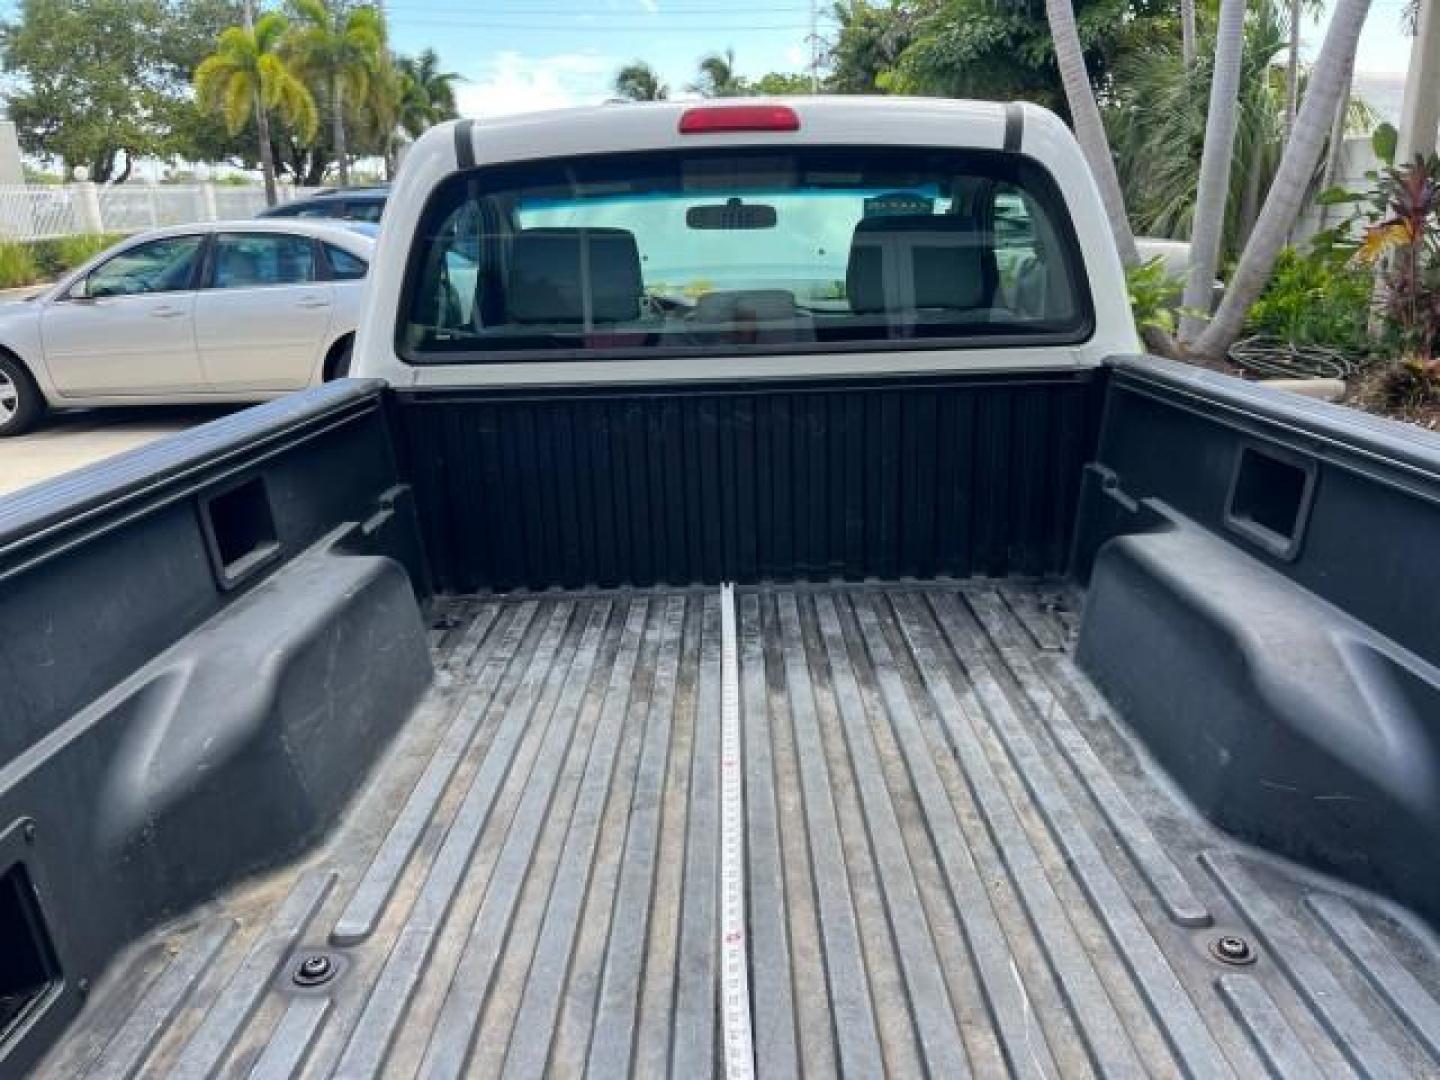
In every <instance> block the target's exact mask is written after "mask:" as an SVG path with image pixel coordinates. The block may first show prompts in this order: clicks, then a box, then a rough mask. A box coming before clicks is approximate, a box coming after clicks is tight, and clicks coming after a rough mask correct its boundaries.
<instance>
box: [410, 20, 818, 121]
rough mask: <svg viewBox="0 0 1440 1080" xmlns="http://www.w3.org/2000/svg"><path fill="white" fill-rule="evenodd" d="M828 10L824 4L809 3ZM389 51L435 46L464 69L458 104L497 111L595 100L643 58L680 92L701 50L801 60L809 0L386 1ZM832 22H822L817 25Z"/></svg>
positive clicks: (760, 62) (744, 63) (763, 65)
mask: <svg viewBox="0 0 1440 1080" xmlns="http://www.w3.org/2000/svg"><path fill="white" fill-rule="evenodd" d="M817 6H818V7H819V8H820V9H821V10H822V11H828V10H829V6H830V5H829V2H828V0H824V2H822V3H819V4H818V5H817ZM385 7H386V9H387V12H388V14H389V18H390V25H391V33H392V39H393V42H394V46H395V48H396V50H397V51H399V52H402V53H408V52H415V51H418V50H419V49H421V48H423V47H425V46H427V45H428V46H432V47H434V48H435V49H436V50H437V51H438V52H439V53H440V56H441V59H442V60H443V61H444V62H445V66H446V67H447V68H448V69H450V70H454V71H458V72H460V73H461V74H463V75H464V76H465V77H466V79H467V83H466V85H465V86H464V87H463V88H462V89H461V92H460V102H461V106H462V109H463V111H465V112H467V113H469V114H472V115H480V116H484V115H497V114H499V113H504V112H517V111H523V110H527V109H533V108H545V107H551V106H558V105H566V104H577V103H585V102H593V101H599V100H603V99H604V97H605V96H606V94H607V92H608V88H609V83H610V80H611V79H612V78H613V76H614V73H615V71H616V70H617V69H618V68H619V67H620V66H621V65H622V64H624V63H627V62H629V61H631V60H635V59H643V60H646V61H648V62H649V63H650V64H652V65H653V66H654V67H655V68H656V69H657V70H659V71H660V73H661V75H662V76H663V77H664V79H665V81H666V82H668V83H669V84H670V86H671V89H672V93H680V92H682V91H683V90H684V87H685V85H686V84H687V83H689V82H691V81H692V80H693V79H694V76H695V66H696V63H697V62H698V61H699V59H700V58H701V57H702V56H704V55H705V54H706V53H707V52H711V51H719V50H723V49H725V48H726V47H730V48H733V49H734V50H735V63H736V67H737V68H738V69H739V70H740V71H741V73H742V74H746V75H760V74H763V73H765V72H767V71H799V70H803V69H805V67H806V65H807V64H808V62H809V59H808V58H809V45H808V43H807V38H808V35H809V20H810V6H809V3H808V2H807V0H773V2H770V3H767V2H766V0H385ZM831 25H832V24H831V23H830V22H829V21H828V19H822V20H821V32H822V34H823V33H825V31H826V30H827V28H829V27H830V26H831Z"/></svg>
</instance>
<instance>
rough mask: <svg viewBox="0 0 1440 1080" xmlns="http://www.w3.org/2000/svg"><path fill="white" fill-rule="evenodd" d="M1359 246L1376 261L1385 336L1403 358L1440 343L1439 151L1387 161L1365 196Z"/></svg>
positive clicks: (1425, 356)
mask: <svg viewBox="0 0 1440 1080" xmlns="http://www.w3.org/2000/svg"><path fill="white" fill-rule="evenodd" d="M1366 201H1367V202H1368V208H1367V210H1366V211H1364V213H1365V216H1366V218H1367V219H1368V220H1367V221H1366V224H1365V228H1364V232H1363V234H1362V236H1361V239H1360V246H1359V250H1358V252H1357V257H1358V258H1359V260H1360V261H1361V262H1362V263H1364V264H1366V265H1369V266H1373V267H1376V269H1377V275H1376V276H1377V278H1378V282H1377V283H1378V286H1379V288H1378V294H1379V303H1380V319H1381V323H1382V330H1383V334H1384V337H1385V338H1387V339H1388V343H1389V344H1391V345H1392V346H1394V347H1395V348H1396V349H1397V350H1398V351H1399V353H1400V355H1401V356H1402V357H1403V358H1404V359H1407V360H1415V361H1419V362H1421V363H1427V364H1428V363H1433V362H1434V361H1435V356H1436V347H1437V345H1440V157H1437V156H1436V155H1434V154H1431V155H1430V157H1429V158H1428V159H1427V158H1420V157H1417V158H1415V159H1414V160H1413V161H1409V162H1406V163H1404V164H1402V165H1390V166H1387V167H1386V168H1385V169H1384V171H1383V172H1381V173H1380V174H1379V177H1378V183H1377V184H1376V187H1375V190H1374V192H1372V193H1370V194H1369V195H1368V196H1367V197H1366Z"/></svg>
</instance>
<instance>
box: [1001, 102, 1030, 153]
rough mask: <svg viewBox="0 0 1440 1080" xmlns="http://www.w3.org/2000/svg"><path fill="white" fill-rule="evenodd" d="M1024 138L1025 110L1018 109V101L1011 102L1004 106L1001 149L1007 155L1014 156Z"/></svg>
mask: <svg viewBox="0 0 1440 1080" xmlns="http://www.w3.org/2000/svg"><path fill="white" fill-rule="evenodd" d="M1024 137H1025V110H1024V109H1023V108H1021V107H1020V103H1019V102H1018V101H1012V102H1010V103H1009V104H1008V105H1006V106H1005V142H1004V143H1003V148H1004V150H1005V152H1006V153H1007V154H1015V153H1018V152H1019V150H1020V143H1021V141H1022V140H1023V139H1024Z"/></svg>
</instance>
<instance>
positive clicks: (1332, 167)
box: [1320, 59, 1355, 229]
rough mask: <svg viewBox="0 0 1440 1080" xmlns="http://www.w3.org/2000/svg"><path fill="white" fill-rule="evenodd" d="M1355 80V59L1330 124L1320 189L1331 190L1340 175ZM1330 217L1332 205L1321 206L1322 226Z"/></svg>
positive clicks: (1347, 69)
mask: <svg viewBox="0 0 1440 1080" xmlns="http://www.w3.org/2000/svg"><path fill="white" fill-rule="evenodd" d="M1354 80H1355V61H1354V60H1353V59H1352V60H1351V61H1350V63H1348V64H1347V65H1345V78H1344V84H1345V85H1344V86H1343V87H1342V88H1341V91H1340V104H1339V105H1337V106H1336V107H1335V119H1334V120H1333V121H1331V124H1330V148H1329V150H1328V152H1327V153H1326V154H1325V171H1324V172H1323V173H1321V175H1320V190H1321V191H1329V190H1330V189H1331V188H1332V187H1334V186H1335V180H1336V178H1337V177H1338V176H1339V175H1340V162H1341V159H1343V158H1344V156H1345V129H1346V128H1347V127H1348V126H1349V119H1350V92H1351V89H1352V88H1353V86H1354ZM1329 217H1330V207H1329V206H1327V205H1323V204H1322V205H1321V207H1320V228H1322V229H1323V228H1325V225H1326V223H1327V221H1328V219H1329Z"/></svg>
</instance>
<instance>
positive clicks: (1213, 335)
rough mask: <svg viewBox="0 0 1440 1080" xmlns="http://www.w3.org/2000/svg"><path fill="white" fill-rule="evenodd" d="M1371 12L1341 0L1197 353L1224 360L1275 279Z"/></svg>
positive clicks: (1366, 1)
mask: <svg viewBox="0 0 1440 1080" xmlns="http://www.w3.org/2000/svg"><path fill="white" fill-rule="evenodd" d="M1369 10H1370V0H1336V4H1335V8H1334V10H1333V11H1332V13H1331V16H1330V29H1329V30H1328V31H1326V34H1325V44H1324V45H1323V46H1322V47H1321V49H1320V59H1319V60H1317V61H1316V63H1315V67H1314V68H1313V69H1312V70H1311V72H1310V79H1309V85H1308V87H1307V89H1306V93H1305V97H1304V100H1303V101H1302V102H1301V105H1300V111H1299V113H1298V114H1297V115H1296V117H1295V127H1294V130H1293V131H1291V133H1290V141H1289V142H1288V143H1287V144H1286V146H1285V156H1284V157H1283V158H1281V160H1280V168H1279V169H1278V170H1277V171H1276V174H1275V180H1274V182H1273V183H1272V184H1271V185H1270V193H1269V194H1268V195H1267V196H1266V198H1265V205H1264V207H1263V208H1262V209H1261V211H1260V217H1259V218H1258V219H1257V221H1256V222H1255V229H1254V231H1253V232H1252V233H1251V234H1250V239H1249V241H1248V242H1247V243H1246V245H1245V250H1244V252H1243V253H1242V254H1241V256H1240V264H1239V265H1238V266H1237V267H1236V268H1235V273H1234V275H1233V276H1232V278H1231V280H1230V283H1229V286H1228V288H1227V289H1226V290H1225V298H1224V300H1222V301H1221V302H1220V308H1219V310H1218V311H1216V312H1215V317H1214V318H1213V319H1211V320H1210V325H1209V326H1207V327H1206V328H1205V330H1204V331H1203V332H1202V333H1201V335H1200V337H1199V338H1198V339H1196V341H1195V343H1194V345H1193V346H1192V347H1191V350H1192V352H1194V353H1195V354H1196V355H1198V356H1201V357H1204V358H1206V359H1219V358H1220V357H1222V356H1224V355H1225V353H1226V351H1227V350H1228V349H1229V348H1230V346H1231V345H1232V344H1234V342H1235V339H1236V337H1238V336H1239V333H1240V328H1241V326H1242V325H1243V324H1244V321H1245V313H1246V312H1247V311H1248V310H1249V309H1250V306H1251V305H1252V304H1253V303H1255V301H1256V299H1257V298H1258V297H1259V296H1260V291H1261V290H1262V289H1263V288H1264V287H1265V283H1266V282H1267V281H1268V280H1269V279H1270V271H1271V270H1273V269H1274V267H1275V260H1276V258H1278V257H1279V255H1280V250H1281V249H1282V248H1283V247H1284V246H1285V238H1286V236H1287V235H1288V234H1289V232H1290V229H1291V228H1292V227H1293V226H1294V224H1295V218H1296V215H1298V214H1299V212H1300V206H1301V203H1302V202H1303V201H1304V198H1305V192H1306V191H1307V190H1308V189H1309V187H1310V181H1311V179H1312V178H1313V177H1314V175H1315V167H1316V166H1317V165H1318V164H1319V162H1320V153H1321V150H1322V149H1323V148H1324V146H1325V139H1326V136H1327V135H1328V134H1329V132H1330V128H1331V125H1332V123H1333V121H1334V118H1335V111H1336V109H1338V108H1339V105H1340V95H1341V94H1342V93H1343V92H1344V90H1345V85H1346V83H1347V73H1348V71H1349V68H1350V65H1351V64H1352V63H1353V62H1354V59H1355V46H1356V43H1357V42H1358V41H1359V40H1360V28H1361V27H1362V26H1363V25H1364V23H1365V16H1366V14H1367V13H1368V12H1369Z"/></svg>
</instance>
